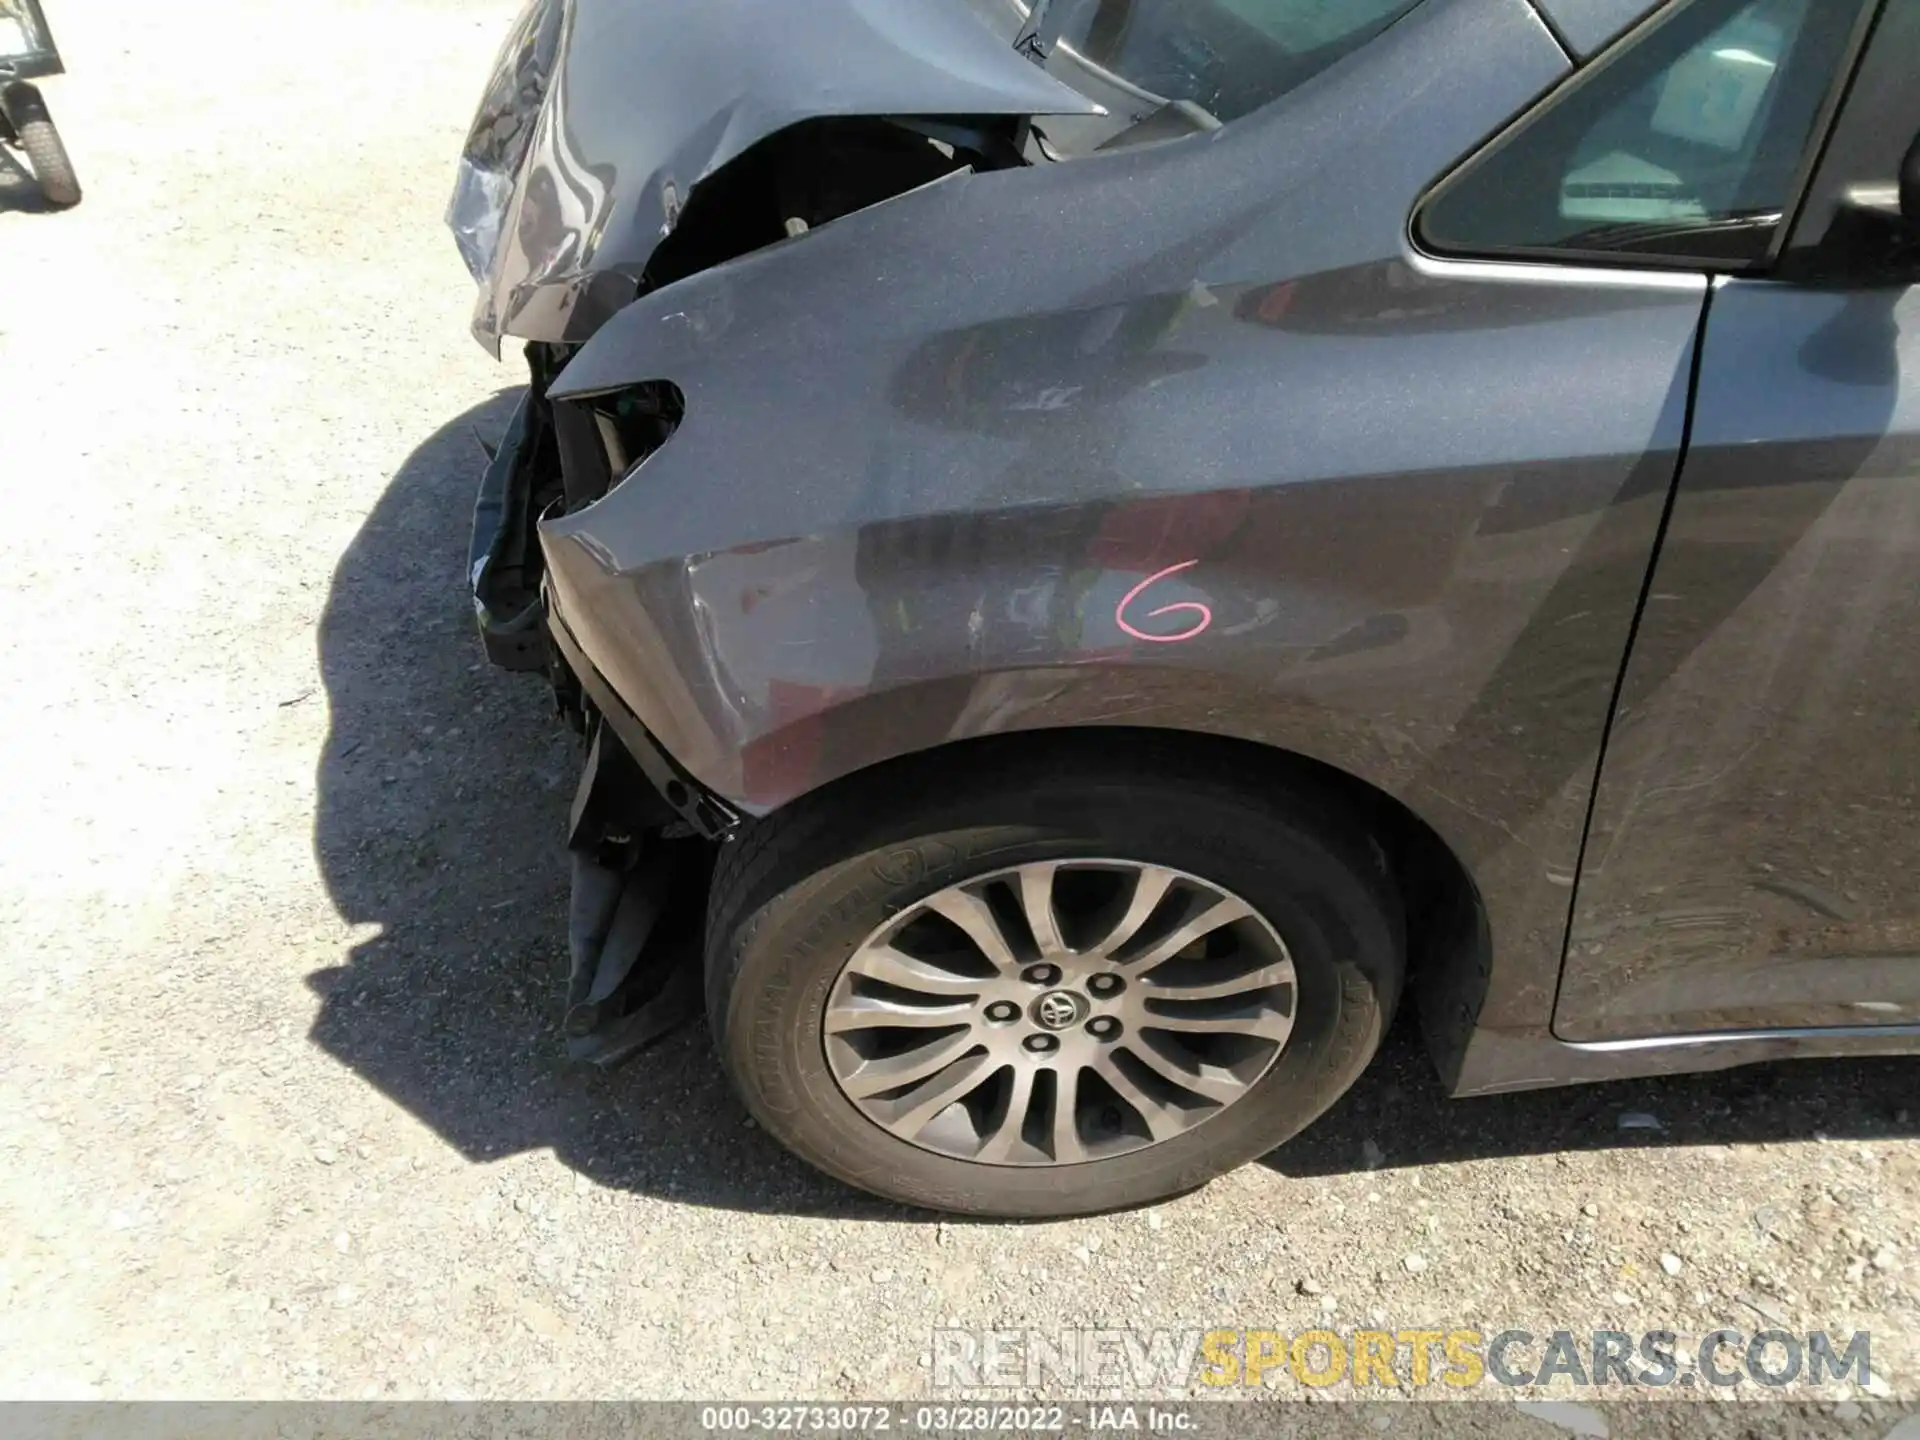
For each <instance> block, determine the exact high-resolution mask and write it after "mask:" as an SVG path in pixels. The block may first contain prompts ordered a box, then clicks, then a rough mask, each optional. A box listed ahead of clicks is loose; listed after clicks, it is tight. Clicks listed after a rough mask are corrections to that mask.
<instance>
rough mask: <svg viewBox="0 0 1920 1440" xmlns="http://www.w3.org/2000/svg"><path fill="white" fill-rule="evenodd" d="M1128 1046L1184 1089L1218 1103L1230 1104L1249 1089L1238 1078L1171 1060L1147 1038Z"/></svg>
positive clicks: (1172, 1083)
mask: <svg viewBox="0 0 1920 1440" xmlns="http://www.w3.org/2000/svg"><path fill="white" fill-rule="evenodd" d="M1126 1050H1127V1054H1129V1055H1131V1056H1132V1057H1133V1058H1134V1059H1135V1060H1138V1061H1139V1062H1140V1063H1141V1064H1142V1065H1144V1066H1146V1067H1147V1068H1148V1069H1149V1070H1151V1071H1153V1072H1154V1073H1155V1074H1156V1075H1159V1076H1160V1077H1161V1078H1162V1079H1164V1080H1165V1081H1166V1082H1167V1083H1168V1084H1169V1085H1178V1086H1179V1087H1180V1088H1181V1089H1182V1090H1186V1091H1189V1092H1191V1093H1192V1094H1195V1095H1198V1096H1199V1097H1200V1098H1201V1099H1202V1100H1211V1101H1212V1102H1213V1103H1214V1104H1216V1105H1227V1104H1230V1103H1232V1102H1233V1101H1235V1100H1238V1099H1239V1098H1240V1097H1241V1096H1242V1095H1244V1094H1245V1093H1246V1090H1247V1087H1246V1086H1244V1085H1242V1084H1241V1083H1240V1082H1239V1081H1238V1080H1230V1079H1227V1078H1225V1077H1223V1076H1218V1075H1208V1074H1205V1073H1204V1072H1202V1071H1197V1070H1188V1069H1187V1068H1186V1067H1184V1066H1182V1065H1179V1064H1176V1063H1175V1062H1174V1061H1172V1060H1169V1059H1168V1058H1167V1057H1166V1056H1165V1055H1162V1054H1161V1053H1160V1052H1159V1051H1158V1050H1156V1049H1155V1048H1154V1047H1153V1046H1152V1045H1151V1044H1149V1043H1148V1042H1147V1041H1145V1040H1142V1041H1140V1043H1139V1044H1137V1045H1129V1046H1127V1047H1126Z"/></svg>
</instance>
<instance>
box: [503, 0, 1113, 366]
mask: <svg viewBox="0 0 1920 1440" xmlns="http://www.w3.org/2000/svg"><path fill="white" fill-rule="evenodd" d="M553 3H560V0H553ZM802 8H803V10H804V21H803V22H797V21H796V15H795V10H794V7H793V6H792V4H791V3H790V0H648V3H647V4H644V5H638V4H632V3H628V0H565V17H564V21H563V30H562V37H561V42H560V48H559V58H558V60H557V62H556V64H555V67H554V72H553V76H552V80H551V85H550V88H549V89H548V92H547V94H546V98H545V103H544V104H543V106H542V108H541V111H540V114H539V118H538V120H537V122H536V125H535V129H534V133H533V136H532V140H531V145H530V148H529V150H528V153H527V156H526V159H525V162H524V167H523V170H522V173H521V175H520V177H519V183H518V184H517V186H516V187H515V198H514V201H513V208H512V209H511V210H510V212H509V213H508V216H507V221H506V226H505V231H504V234H503V237H502V244H501V247H500V254H499V256H498V258H497V259H496V261H495V263H494V267H493V273H492V274H491V276H490V277H489V278H488V280H487V282H486V283H485V284H484V285H483V287H482V293H481V297H480V301H479V305H478V308H477V310H476V313H475V317H474V330H475V333H476V335H478V336H479V337H480V338H481V339H482V340H484V341H486V342H488V343H489V344H490V345H493V346H495V347H496V348H497V346H498V342H499V339H500V337H501V336H502V335H506V334H511V335H518V336H521V337H524V338H526V339H531V340H542V341H550V342H555V343H564V342H576V341H580V340H584V339H586V338H587V337H588V336H589V335H591V334H592V333H593V331H594V330H595V329H596V328H597V327H598V326H599V325H600V324H601V323H602V322H604V321H605V320H606V319H607V317H608V316H610V315H612V314H613V313H614V312H615V311H616V310H618V309H619V308H620V307H621V306H622V305H624V304H626V303H627V302H628V301H630V300H632V299H633V297H634V295H635V293H636V289H637V286H638V283H639V280H640V275H641V272H642V271H643V270H644V269H645V267H646V263H647V260H648V259H649V257H651V256H652V254H653V252H654V251H655V250H656V249H657V248H658V247H659V245H660V242H661V241H662V240H663V239H664V238H665V237H666V236H667V234H668V233H670V232H671V230H672V229H673V227H674V225H675V224H676V223H677V222H678V220H679V216H680V213H681V211H682V210H683V209H684V208H685V206H686V203H687V201H688V198H689V197H690V196H691V194H692V192H693V190H694V187H696V186H697V185H698V184H699V183H700V182H701V181H702V180H704V179H705V178H706V177H707V176H708V175H711V174H712V173H713V172H714V171H716V170H718V169H719V168H720V167H721V166H723V165H725V164H727V163H728V162H729V161H731V160H734V159H736V158H738V157H739V156H740V155H741V154H743V153H744V152H745V151H746V150H748V149H749V148H750V147H752V146H753V145H754V144H755V143H756V142H758V141H761V140H764V139H766V138H767V137H768V136H770V135H773V134H776V133H777V132H779V131H781V130H784V129H787V128H788V127H790V126H792V125H796V124H798V123H800V122H801V121H804V120H812V119H819V118H823V117H830V116H861V115H880V116H887V115H913V116H955V115H958V116H985V115H1049V114H1090V113H1099V106H1098V105H1096V104H1095V103H1094V102H1093V101H1091V100H1089V99H1087V98H1086V97H1085V96H1083V95H1081V94H1080V93H1079V92H1077V91H1075V90H1073V89H1071V88H1070V87H1068V86H1067V85H1064V84H1062V83H1061V82H1060V81H1058V80H1056V79H1054V78H1053V77H1052V76H1050V75H1048V74H1047V73H1046V72H1045V71H1042V70H1040V69H1038V68H1036V67H1035V66H1033V65H1032V64H1030V63H1028V62H1027V61H1026V60H1024V59H1022V58H1021V57H1020V56H1019V55H1016V54H1015V53H1014V52H1013V50H1012V49H1011V48H1010V47H1009V46H1007V45H1006V44H1005V43H1004V42H1003V41H1002V40H1001V39H1000V38H999V37H998V36H996V35H995V34H994V33H993V32H992V31H991V30H989V29H988V28H987V27H986V26H985V25H983V24H982V23H981V22H980V21H979V20H978V19H976V18H975V17H974V16H973V14H972V13H971V12H970V11H969V10H968V9H967V8H966V6H965V5H964V4H961V3H958V0H807V3H806V5H805V6H804V7H802ZM770 35H778V37H779V42H778V43H777V44H770V43H768V37H769V36H770Z"/></svg>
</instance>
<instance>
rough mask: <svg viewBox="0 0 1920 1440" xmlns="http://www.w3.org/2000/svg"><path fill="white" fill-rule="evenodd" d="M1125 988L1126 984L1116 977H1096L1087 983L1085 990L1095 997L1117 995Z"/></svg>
mask: <svg viewBox="0 0 1920 1440" xmlns="http://www.w3.org/2000/svg"><path fill="white" fill-rule="evenodd" d="M1126 988H1127V982H1126V981H1124V980H1122V979H1121V978H1120V977H1119V976H1118V975H1096V976H1094V977H1093V978H1092V979H1091V980H1089V981H1087V989H1089V990H1091V991H1092V992H1093V993H1094V994H1096V995H1118V994H1119V993H1120V992H1121V991H1122V990H1124V989H1126Z"/></svg>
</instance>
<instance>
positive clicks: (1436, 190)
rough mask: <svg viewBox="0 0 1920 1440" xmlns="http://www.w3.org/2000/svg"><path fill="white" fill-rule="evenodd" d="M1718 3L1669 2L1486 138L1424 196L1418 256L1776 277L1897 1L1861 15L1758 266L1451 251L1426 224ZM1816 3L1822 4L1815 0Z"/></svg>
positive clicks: (1411, 223)
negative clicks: (1509, 152) (1644, 50)
mask: <svg viewBox="0 0 1920 1440" xmlns="http://www.w3.org/2000/svg"><path fill="white" fill-rule="evenodd" d="M1710 3H1712V0H1667V3H1665V4H1662V5H1659V6H1656V7H1655V8H1654V9H1652V10H1650V11H1648V12H1647V13H1646V14H1645V15H1643V16H1641V17H1640V19H1639V20H1638V21H1637V22H1636V23H1634V24H1633V25H1631V26H1629V27H1628V28H1627V29H1626V30H1624V31H1622V32H1621V33H1620V34H1619V35H1617V36H1615V37H1614V38H1613V40H1612V41H1611V42H1610V43H1609V44H1607V45H1606V46H1605V48H1603V49H1602V50H1600V51H1599V52H1598V53H1597V54H1595V55H1594V56H1593V57H1592V58H1591V59H1590V60H1588V61H1587V62H1586V63H1585V64H1582V65H1578V66H1576V67H1575V68H1574V69H1573V70H1572V72H1571V73H1570V74H1568V75H1566V76H1564V77H1563V78H1562V79H1561V81H1560V83H1559V84H1557V85H1555V86H1553V87H1552V88H1551V89H1549V90H1547V91H1546V92H1544V93H1543V94H1541V95H1539V96H1538V97H1536V98H1535V99H1534V100H1533V101H1532V102H1531V103H1530V104H1528V105H1527V107H1526V108H1525V109H1523V110H1522V111H1521V112H1520V113H1519V114H1518V115H1515V116H1514V117H1513V118H1512V119H1510V120H1508V121H1507V122H1506V123H1505V124H1503V125H1502V126H1501V127H1500V128H1499V129H1498V130H1496V131H1494V133H1493V134H1491V135H1489V136H1488V137H1487V138H1486V139H1484V140H1482V141H1481V142H1480V143H1479V144H1478V145H1476V146H1475V147H1474V148H1473V149H1472V150H1471V151H1469V152H1468V153H1467V154H1466V155H1465V156H1464V157H1462V158H1461V159H1460V160H1458V161H1456V162H1455V163H1454V164H1453V165H1452V166H1451V167H1449V168H1448V169H1447V171H1446V172H1445V173H1444V174H1442V175H1441V176H1440V177H1439V178H1438V179H1437V180H1435V181H1434V182H1433V183H1432V184H1430V185H1429V186H1427V188H1426V189H1425V190H1424V191H1422V192H1421V194H1420V197H1419V198H1418V199H1417V200H1415V201H1414V203H1413V209H1412V211H1411V212H1410V213H1409V215H1408V217H1407V242H1408V244H1410V245H1411V246H1412V247H1413V249H1414V251H1415V252H1416V253H1418V254H1421V255H1426V256H1430V257H1432V258H1433V259H1436V260H1485V261H1507V262H1525V263H1527V264H1532V265H1540V264H1547V265H1555V264H1557V265H1568V266H1578V267H1581V268H1585V269H1594V268H1598V269H1609V270H1612V269H1618V270H1642V271H1654V270H1658V271H1668V270H1686V271H1694V272H1700V271H1704V272H1706V273H1708V274H1711V275H1748V276H1751V275H1763V274H1766V273H1768V272H1770V271H1771V270H1772V269H1773V268H1774V267H1775V266H1776V265H1777V264H1778V263H1779V261H1780V257H1781V254H1782V252H1783V251H1784V250H1785V249H1786V246H1787V244H1788V242H1789V241H1790V240H1791V238H1792V236H1793V233H1794V229H1795V227H1796V226H1797V225H1798V223H1799V220H1800V216H1801V213H1802V211H1803V210H1804V207H1805V206H1806V203H1807V197H1808V192H1809V191H1810V190H1811V188H1812V185H1813V181H1814V178H1815V176H1816V175H1817V173H1818V171H1819V168H1820V161H1821V158H1822V157H1823V156H1824V155H1825V154H1826V150H1827V144H1828V142H1829V140H1830V139H1831V137H1832V134H1833V127H1834V123H1835V121H1836V120H1837V119H1838V117H1839V114H1840V109H1841V107H1842V105H1843V104H1844V102H1845V99H1846V96H1847V92H1848V91H1849V90H1851V89H1852V86H1853V78H1854V75H1855V73H1856V72H1857V71H1858V70H1859V68H1860V62H1861V59H1862V58H1863V57H1864V55H1865V53H1866V47H1867V42H1868V40H1869V38H1870V37H1871V36H1872V34H1873V32H1874V28H1875V26H1876V25H1877V24H1878V23H1879V19H1880V15H1881V12H1882V11H1883V10H1884V9H1885V8H1886V6H1887V5H1888V4H1889V3H1890V0H1867V3H1865V4H1863V5H1862V6H1861V8H1860V13H1859V15H1858V16H1856V17H1855V20H1854V26H1853V32H1852V34H1851V35H1849V36H1848V39H1847V46H1846V49H1845V50H1844V51H1843V52H1842V55H1841V63H1840V65H1839V66H1838V67H1837V68H1836V70H1835V72H1834V78H1833V80H1832V83H1831V84H1830V85H1829V86H1828V88H1827V93H1826V95H1825V96H1823V97H1822V99H1821V102H1820V106H1819V108H1818V109H1817V110H1816V111H1815V112H1814V123H1813V137H1812V139H1811V140H1810V142H1809V143H1808V145H1807V146H1806V148H1805V150H1804V152H1803V153H1802V154H1801V156H1800V163H1799V166H1798V168H1797V169H1796V170H1795V172H1794V177H1793V184H1792V186H1791V188H1790V189H1789V190H1788V192H1787V195H1786V202H1785V204H1784V205H1783V206H1782V208H1781V212H1780V219H1779V221H1778V223H1776V224H1775V225H1774V227H1773V233H1772V235H1771V236H1770V237H1769V239H1768V241H1767V248H1766V251H1765V253H1764V254H1762V255H1760V256H1758V257H1756V258H1755V259H1752V260H1728V259H1726V258H1724V257H1718V256H1713V255H1710V254H1704V253H1701V252H1700V251H1698V250H1691V251H1690V250H1687V249H1684V248H1679V247H1676V248H1675V249H1674V250H1673V251H1671V252H1669V251H1656V250H1582V249H1575V248H1572V247H1569V246H1557V245H1488V246H1479V247H1474V248H1470V249H1469V248H1462V249H1451V248H1447V247H1443V246H1440V245H1436V244H1433V243H1432V242H1430V241H1429V240H1428V239H1427V237H1426V235H1425V233H1424V226H1423V224H1422V222H1423V220H1424V219H1425V216H1426V212H1427V208H1428V207H1429V206H1430V205H1432V204H1433V203H1434V201H1435V200H1437V199H1438V198H1439V197H1440V196H1441V195H1443V194H1445V193H1446V191H1447V190H1448V189H1450V188H1451V187H1452V186H1453V185H1454V184H1456V183H1458V182H1459V181H1460V180H1462V179H1463V178H1465V177H1466V176H1467V175H1469V174H1471V173H1472V172H1473V171H1475V170H1477V169H1478V168H1479V167H1480V166H1481V165H1483V164H1485V163H1486V162H1487V161H1488V160H1489V159H1491V158H1492V157H1493V156H1494V155H1496V154H1498V153H1499V152H1500V151H1501V150H1502V149H1504V148H1505V147H1506V146H1507V145H1509V144H1512V143H1513V142H1514V141H1515V140H1516V139H1517V138H1519V136H1520V135H1522V134H1523V133H1524V132H1525V131H1526V130H1527V129H1528V128H1529V127H1530V126H1532V124H1533V123H1534V121H1535V120H1536V119H1537V118H1539V117H1540V116H1542V115H1545V114H1547V113H1548V112H1549V111H1551V110H1554V109H1556V108H1558V107H1559V106H1560V105H1562V104H1565V103H1567V102H1568V100H1569V99H1570V98H1571V97H1573V96H1575V95H1578V94H1580V93H1582V92H1583V91H1584V90H1585V89H1586V87H1587V86H1588V85H1591V84H1593V83H1595V82H1596V80H1597V78H1598V77H1599V76H1601V75H1604V74H1605V73H1606V72H1607V71H1608V70H1609V69H1611V68H1612V66H1613V65H1615V64H1617V63H1619V61H1620V60H1621V58H1622V57H1623V56H1624V55H1626V54H1627V53H1628V52H1629V51H1631V50H1633V49H1634V48H1636V47H1637V46H1638V45H1639V44H1640V43H1641V42H1642V41H1643V40H1646V39H1647V38H1649V36H1650V35H1651V34H1652V33H1653V32H1654V31H1656V30H1660V29H1664V28H1665V27H1666V26H1667V25H1669V24H1672V23H1675V22H1676V21H1677V20H1678V18H1679V17H1680V15H1682V14H1683V13H1684V12H1685V11H1687V10H1689V9H1691V8H1692V7H1693V6H1695V5H1699V4H1710ZM1814 3H1815V4H1819V3H1821V0H1814Z"/></svg>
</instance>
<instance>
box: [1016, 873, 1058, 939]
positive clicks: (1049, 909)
mask: <svg viewBox="0 0 1920 1440" xmlns="http://www.w3.org/2000/svg"><path fill="white" fill-rule="evenodd" d="M1059 870H1060V867H1059V866H1058V865H1027V866H1024V867H1022V869H1021V871H1020V908H1021V910H1023V911H1024V912H1025V913H1026V917H1027V925H1028V926H1029V928H1031V929H1032V931H1033V941H1034V944H1036V945H1038V946H1039V947H1040V953H1041V955H1043V956H1054V955H1060V954H1063V953H1064V952H1065V951H1066V948H1067V945H1066V942H1065V941H1064V940H1062V939H1061V938H1060V918H1059V916H1057V915H1055V914H1054V913H1053V877H1054V876H1055V875H1056V874H1058V873H1059Z"/></svg>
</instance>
